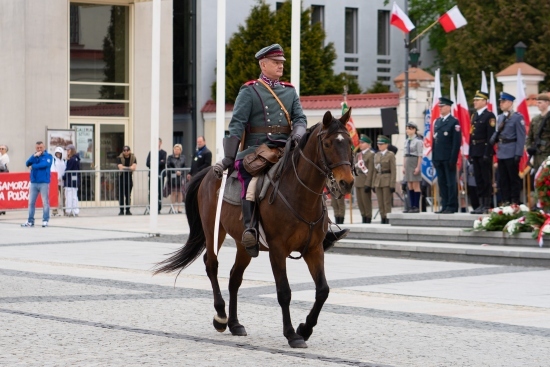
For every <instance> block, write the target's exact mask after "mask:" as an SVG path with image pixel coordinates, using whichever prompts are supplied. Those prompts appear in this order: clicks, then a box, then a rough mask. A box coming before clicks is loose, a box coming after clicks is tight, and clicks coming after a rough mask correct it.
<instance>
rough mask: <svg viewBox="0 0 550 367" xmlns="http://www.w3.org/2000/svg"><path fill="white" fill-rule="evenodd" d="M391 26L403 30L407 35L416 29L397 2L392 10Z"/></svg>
mask: <svg viewBox="0 0 550 367" xmlns="http://www.w3.org/2000/svg"><path fill="white" fill-rule="evenodd" d="M390 24H391V25H393V26H394V27H397V28H399V29H401V30H402V31H403V32H405V33H409V32H410V31H412V30H413V29H414V24H413V22H411V20H410V19H409V17H408V16H407V14H405V12H404V11H403V10H401V8H400V7H399V6H398V5H397V3H396V2H395V1H394V2H393V8H392V9H391V18H390Z"/></svg>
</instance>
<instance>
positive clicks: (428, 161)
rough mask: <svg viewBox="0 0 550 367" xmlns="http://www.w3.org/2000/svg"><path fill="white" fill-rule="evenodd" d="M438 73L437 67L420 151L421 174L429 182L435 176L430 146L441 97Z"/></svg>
mask: <svg viewBox="0 0 550 367" xmlns="http://www.w3.org/2000/svg"><path fill="white" fill-rule="evenodd" d="M439 75H440V70H439V69H437V70H436V71H435V82H434V92H433V94H432V95H433V100H432V108H431V110H430V111H429V112H430V113H429V114H428V113H427V114H426V124H425V129H424V148H423V151H422V176H423V177H424V179H425V180H426V181H428V182H429V183H431V184H433V183H434V182H435V180H436V178H437V177H436V175H435V169H434V168H433V166H432V146H433V131H434V129H433V126H434V122H435V120H437V119H438V118H439V117H440V116H441V111H440V110H439V98H440V97H441V82H440V80H439ZM428 117H429V120H428ZM428 121H429V123H428Z"/></svg>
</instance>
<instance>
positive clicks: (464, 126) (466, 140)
mask: <svg viewBox="0 0 550 367" xmlns="http://www.w3.org/2000/svg"><path fill="white" fill-rule="evenodd" d="M457 84H458V86H457V87H458V88H457V89H458V90H457V101H456V104H457V110H458V112H457V115H456V118H457V119H458V123H459V124H460V130H461V131H462V144H461V145H460V151H461V152H462V156H464V157H465V158H468V156H469V155H470V125H471V121H470V115H469V113H468V101H467V100H466V94H464V87H463V86H462V81H461V80H460V75H457Z"/></svg>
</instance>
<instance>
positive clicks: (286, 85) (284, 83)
mask: <svg viewBox="0 0 550 367" xmlns="http://www.w3.org/2000/svg"><path fill="white" fill-rule="evenodd" d="M280 83H281V84H282V85H284V86H285V87H290V88H294V86H293V85H292V84H290V83H288V82H280Z"/></svg>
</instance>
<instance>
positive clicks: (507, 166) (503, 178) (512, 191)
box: [491, 93, 525, 204]
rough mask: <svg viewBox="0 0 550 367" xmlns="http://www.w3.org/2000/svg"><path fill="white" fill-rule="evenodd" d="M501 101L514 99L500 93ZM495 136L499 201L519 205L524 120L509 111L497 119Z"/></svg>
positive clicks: (521, 116) (518, 114)
mask: <svg viewBox="0 0 550 367" xmlns="http://www.w3.org/2000/svg"><path fill="white" fill-rule="evenodd" d="M500 98H501V99H506V100H509V101H513V100H514V99H515V97H513V96H511V95H509V94H508V93H501V97H500ZM494 135H495V136H494V137H493V138H491V143H494V144H497V147H498V149H497V158H498V177H499V187H500V192H501V200H502V201H503V202H504V203H514V204H519V194H520V191H521V181H520V178H519V176H518V173H519V162H520V160H521V158H522V157H523V151H524V146H525V118H524V117H523V115H522V114H521V113H519V112H512V111H509V112H508V113H506V114H504V113H503V114H500V115H499V116H498V119H497V125H496V132H495V134H494Z"/></svg>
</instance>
